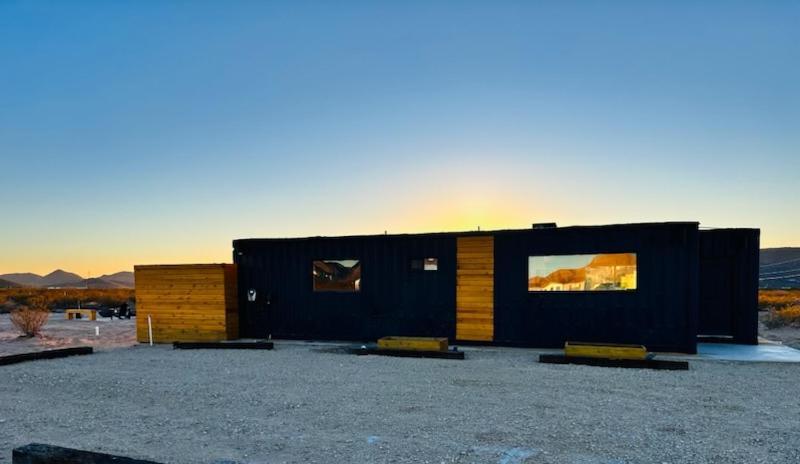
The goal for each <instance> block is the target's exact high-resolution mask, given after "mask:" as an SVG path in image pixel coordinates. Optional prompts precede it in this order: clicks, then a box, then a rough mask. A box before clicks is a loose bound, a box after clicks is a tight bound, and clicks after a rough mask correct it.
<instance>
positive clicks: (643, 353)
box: [564, 342, 648, 359]
mask: <svg viewBox="0 0 800 464" xmlns="http://www.w3.org/2000/svg"><path fill="white" fill-rule="evenodd" d="M564 354H565V355H566V356H568V357H572V358H605V359H648V354H647V348H645V347H644V346H643V345H622V344H605V343H582V342H566V343H564Z"/></svg>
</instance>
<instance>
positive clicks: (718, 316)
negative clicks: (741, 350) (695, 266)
mask: <svg viewBox="0 0 800 464" xmlns="http://www.w3.org/2000/svg"><path fill="white" fill-rule="evenodd" d="M758 255H759V230H758V229H715V230H704V231H701V232H700V307H699V310H698V312H699V321H700V325H699V329H698V331H699V333H700V334H701V335H722V336H732V337H733V340H732V341H733V342H736V343H745V344H757V343H758Z"/></svg>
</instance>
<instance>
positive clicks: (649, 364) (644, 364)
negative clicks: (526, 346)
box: [539, 354, 689, 371]
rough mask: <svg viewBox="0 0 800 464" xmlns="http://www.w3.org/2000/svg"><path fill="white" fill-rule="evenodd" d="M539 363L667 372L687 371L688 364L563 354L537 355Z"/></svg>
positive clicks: (684, 362) (685, 362)
mask: <svg viewBox="0 0 800 464" xmlns="http://www.w3.org/2000/svg"><path fill="white" fill-rule="evenodd" d="M539 362H540V363H545V364H579V365H583V366H601V367H624V368H634V369H658V370H668V371H686V370H689V363H688V362H687V361H667V360H661V359H611V358H590V357H580V356H565V355H563V354H542V355H539Z"/></svg>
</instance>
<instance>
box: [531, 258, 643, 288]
mask: <svg viewBox="0 0 800 464" xmlns="http://www.w3.org/2000/svg"><path fill="white" fill-rule="evenodd" d="M608 290H636V253H600V254H593V255H559V256H530V257H528V291H529V292H583V291H608Z"/></svg>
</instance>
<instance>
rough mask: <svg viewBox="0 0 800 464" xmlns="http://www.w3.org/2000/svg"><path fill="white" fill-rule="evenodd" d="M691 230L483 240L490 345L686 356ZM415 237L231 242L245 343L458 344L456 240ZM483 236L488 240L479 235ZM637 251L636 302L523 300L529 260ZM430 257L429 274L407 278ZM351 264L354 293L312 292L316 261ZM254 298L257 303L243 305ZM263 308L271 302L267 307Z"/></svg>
mask: <svg viewBox="0 0 800 464" xmlns="http://www.w3.org/2000/svg"><path fill="white" fill-rule="evenodd" d="M697 226H698V225H697V223H665V224H632V225H614V226H600V227H566V228H556V229H544V230H519V231H499V232H491V234H492V235H493V236H494V237H495V249H494V254H495V284H494V339H495V342H496V343H500V344H510V345H522V346H539V347H558V346H562V345H563V343H564V341H566V340H580V341H602V342H619V343H642V344H645V345H647V346H648V347H649V348H651V349H654V350H659V351H682V352H690V353H691V352H694V351H695V349H696V335H697V304H698V297H699V289H698V282H699V278H698V256H699V233H698V229H697ZM464 235H471V234H420V235H395V236H362V237H342V238H307V239H277V240H269V239H265V240H262V239H250V240H237V241H235V242H234V261H235V262H236V263H237V264H239V289H240V300H239V301H240V308H241V309H240V310H241V316H242V317H241V333H242V336H245V337H264V336H266V335H267V334H270V333H271V334H272V335H273V336H275V337H286V338H306V339H328V340H369V339H375V338H378V337H381V336H385V335H416V336H446V337H448V338H450V339H454V338H455V320H456V237H458V236H464ZM482 235H486V233H483V234H482ZM614 252H620V253H627V252H634V253H636V254H637V258H638V288H637V290H636V291H633V292H621V291H607V292H565V293H546V294H544V293H530V292H528V286H527V283H528V282H527V281H528V257H529V256H534V255H540V256H544V255H554V254H583V253H586V254H590V253H614ZM427 257H435V258H438V259H439V269H438V271H435V272H425V271H415V270H412V269H411V266H410V261H411V260H412V259H421V258H427ZM317 259H359V260H360V261H361V265H362V284H361V288H362V290H361V291H360V292H358V293H316V292H313V291H312V261H313V260H317ZM250 288H253V289H255V290H256V291H257V294H258V298H257V299H256V301H255V302H248V301H247V297H246V295H247V291H248V289H250ZM268 300H269V304H268Z"/></svg>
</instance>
